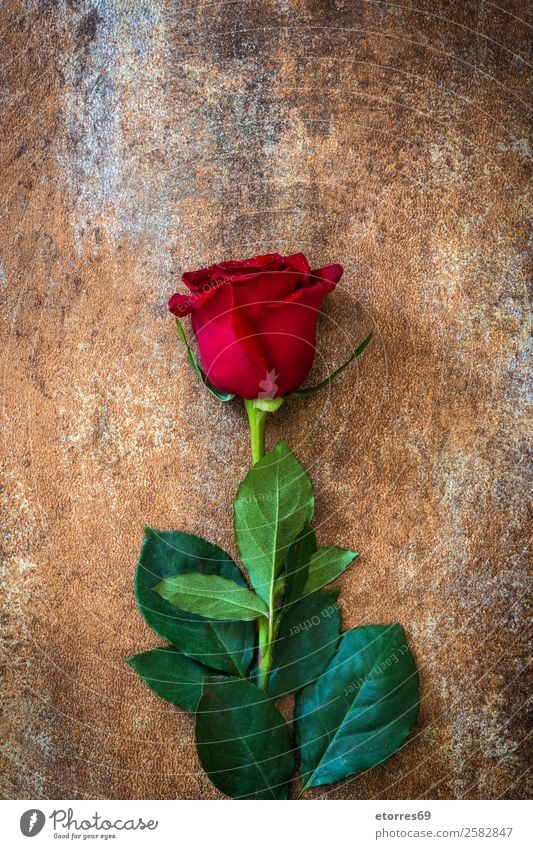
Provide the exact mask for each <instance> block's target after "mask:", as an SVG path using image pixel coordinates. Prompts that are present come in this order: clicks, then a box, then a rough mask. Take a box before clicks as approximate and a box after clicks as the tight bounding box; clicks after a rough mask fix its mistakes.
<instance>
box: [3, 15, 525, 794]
mask: <svg viewBox="0 0 533 849" xmlns="http://www.w3.org/2000/svg"><path fill="white" fill-rule="evenodd" d="M500 5H501V7H499V6H498V5H496V4H493V3H488V2H486V3H478V2H473V0H467V2H462V1H461V2H429V0H421V2H418V3H413V2H411V0H409V2H405V3H392V2H390V3H389V2H369V0H349V2H348V0H346V2H343V0H331V2H326V0H307V2H305V0H301V2H299V1H298V0H263V2H261V3H259V2H250V0H241V2H231V1H230V2H227V0H226V2H197V0H189V2H183V3H179V4H178V3H170V2H165V0H144V2H143V0H129V2H120V0H101V2H98V3H97V2H88V1H87V0H79V1H78V0H65V2H38V0H34V2H32V1H31V0H26V2H11V0H7V2H4V3H3V4H2V7H1V10H0V21H1V22H0V39H1V43H2V66H1V68H0V76H1V108H2V125H3V138H2V142H1V145H2V147H1V154H2V192H1V205H2V245H1V257H0V265H1V272H0V287H1V290H2V298H3V304H4V309H3V316H4V318H3V322H4V323H3V339H4V340H5V348H4V354H3V360H2V377H3V389H2V394H3V429H4V443H3V447H4V460H3V485H4V489H3V496H2V498H3V504H4V509H5V516H4V518H3V520H2V530H3V579H2V581H3V583H2V586H3V594H4V600H3V613H2V616H3V637H4V639H3V663H2V666H3V669H4V672H5V683H4V686H3V700H4V718H3V732H2V742H3V754H4V758H5V771H4V779H3V780H4V790H3V793H4V796H5V797H7V798H17V797H18V798H20V797H33V798H39V797H42V798H47V797H48V798H72V797H73V798H125V799H127V798H174V797H175V798H184V799H188V798H216V797H217V791H216V790H215V789H214V788H213V787H212V785H211V784H210V782H209V781H208V779H207V778H206V776H205V775H204V774H203V773H202V771H201V769H200V768H199V765H198V763H197V759H196V755H195V752H194V743H193V721H192V718H191V717H190V716H189V715H186V714H184V713H181V712H180V711H177V710H175V709H173V708H172V707H171V706H169V705H167V704H165V703H163V702H161V701H158V700H157V699H156V697H155V696H153V694H152V693H150V692H149V691H148V690H147V689H146V688H145V687H144V685H143V684H142V683H141V682H140V681H139V680H138V679H137V678H136V677H135V675H134V673H133V672H132V670H131V669H129V668H128V667H127V666H126V665H125V663H124V658H125V657H126V656H127V655H128V654H130V653H132V652H133V651H136V650H137V651H140V650H142V649H143V648H148V647H149V646H150V645H153V644H154V638H153V636H152V635H151V634H150V633H149V631H148V629H147V628H146V627H145V626H144V625H143V623H142V622H141V619H140V617H139V615H138V613H137V612H136V610H135V605H134V599H133V593H132V577H133V568H134V564H135V560H136V555H137V551H138V548H139V545H140V542H141V539H142V527H143V523H145V522H146V523H148V524H150V525H152V526H154V527H175V528H180V529H184V530H188V531H190V532H193V533H201V534H203V535H205V536H207V537H208V538H210V539H212V540H213V541H215V542H217V543H219V544H220V545H222V546H224V547H226V548H227V549H229V550H230V551H233V541H232V532H231V501H232V498H233V495H234V492H235V489H236V487H237V484H238V482H239V480H240V479H241V477H242V476H243V474H244V472H245V470H246V467H247V463H248V446H247V435H246V425H245V417H244V414H243V412H242V409H240V408H239V406H238V405H235V406H233V407H230V408H228V407H222V406H221V405H219V404H218V403H217V402H216V401H215V400H214V399H213V398H211V397H210V396H208V395H206V394H203V393H201V392H200V391H199V389H198V386H197V384H196V383H195V380H194V377H193V376H192V374H191V372H190V370H189V368H188V366H187V364H186V360H185V356H184V352H183V349H181V348H179V347H178V345H177V342H176V339H175V336H174V332H173V326H172V321H171V318H170V316H169V315H168V314H167V312H166V309H165V303H166V299H167V297H168V296H169V294H171V293H172V291H174V288H175V286H174V277H173V275H174V274H175V273H176V272H178V271H181V270H184V269H191V268H196V267H198V266H200V265H204V264H206V263H208V262H212V261H216V260H219V259H227V258H238V257H240V256H246V255H251V254H255V253H261V252H268V251H272V250H279V251H281V252H283V253H290V252H294V251H298V250H303V251H305V252H306V254H307V255H308V256H309V258H310V261H311V263H312V265H313V266H314V267H316V266H319V265H322V264H326V263H329V262H337V261H340V262H342V263H343V264H344V266H345V275H344V277H343V280H342V281H341V284H340V285H339V287H338V288H337V290H336V292H335V294H334V295H333V296H331V297H330V298H329V299H328V301H327V302H326V303H325V313H326V315H325V316H324V317H323V319H322V324H321V335H320V341H319V355H318V357H317V361H316V366H315V370H314V372H313V375H314V376H317V377H318V376H320V375H325V374H326V373H327V372H328V371H329V370H331V368H332V367H333V366H334V365H335V364H338V363H339V362H341V361H342V359H344V358H345V357H346V355H347V354H348V352H349V351H350V350H351V349H352V348H353V347H354V345H355V343H356V342H357V340H360V339H361V338H362V337H363V334H364V333H365V332H367V331H368V330H369V329H370V328H373V329H374V331H375V339H374V341H373V343H372V346H371V348H369V349H368V351H367V352H366V353H365V356H364V359H363V360H362V361H361V362H360V364H359V366H358V367H357V368H353V369H352V370H351V371H350V372H349V373H347V374H345V375H344V376H343V378H342V379H341V380H340V381H339V382H338V384H337V385H335V386H334V387H333V388H332V389H331V391H330V392H329V393H326V394H324V395H322V396H319V397H317V398H316V399H314V400H312V401H309V402H307V403H305V404H302V405H301V406H296V405H294V406H292V407H291V408H290V409H289V408H288V406H287V407H285V408H283V409H282V410H281V411H280V413H279V414H277V416H276V417H273V421H272V423H271V429H270V432H269V435H268V439H269V441H270V443H271V444H272V443H273V441H274V440H275V439H276V437H278V436H279V435H280V434H283V435H284V436H285V437H286V438H287V440H288V442H289V444H290V445H291V447H292V448H293V449H294V450H295V452H296V453H297V455H298V457H299V458H300V460H301V461H302V462H303V463H304V465H305V466H306V468H307V469H308V471H309V473H310V474H311V476H312V479H313V483H314V486H315V490H316V493H317V504H318V508H317V519H318V538H319V542H320V543H321V544H339V545H345V546H346V547H350V548H357V549H359V550H360V551H362V552H363V556H362V557H361V559H360V560H359V561H358V563H357V564H356V565H355V566H354V567H353V568H352V570H351V571H350V572H349V573H348V574H347V575H346V576H345V577H344V578H343V579H342V595H341V598H342V600H343V607H342V612H343V620H344V626H345V627H351V626H354V625H356V624H366V623H370V622H373V621H379V622H388V621H396V620H399V621H400V622H402V623H403V624H404V626H405V628H406V631H407V633H408V636H409V639H410V642H411V645H412V647H413V650H414V652H415V655H416V659H417V662H418V664H419V666H420V670H421V679H422V696H423V702H422V712H421V716H420V720H419V722H418V724H417V727H416V733H415V734H414V735H413V736H412V738H411V739H410V740H409V742H408V743H407V745H406V746H405V748H404V749H402V751H401V752H400V753H399V754H398V755H396V756H395V757H394V758H393V759H392V760H390V761H389V762H387V763H385V764H384V765H382V766H381V767H378V768H377V769H375V770H373V771H372V772H371V773H369V774H367V775H363V776H358V777H356V778H354V779H352V780H350V781H347V782H345V783H343V784H342V785H339V786H335V787H332V788H328V789H327V790H325V793H326V794H327V795H328V796H329V797H331V798H339V799H346V798H420V797H426V798H462V797H467V798H468V797H469V798H480V797H481V798H498V797H509V798H521V797H523V796H525V795H527V787H526V769H527V757H526V755H527V741H526V728H527V726H526V716H525V712H526V695H527V690H526V681H525V674H526V673H525V666H526V662H527V640H526V637H527V632H526V616H527V599H528V585H527V577H526V560H525V555H524V550H525V548H524V537H525V527H526V505H527V483H526V481H527V478H526V464H525V459H524V458H525V456H526V448H527V437H528V422H527V418H526V409H527V408H526V399H527V382H526V379H527V375H526V363H527V359H526V352H527V342H528V327H527V293H526V280H527V274H526V272H527V268H526V244H527V213H528V193H527V189H528V178H529V175H530V171H529V170H528V169H529V166H530V148H529V144H528V141H527V135H528V131H529V115H530V113H529V111H528V108H527V105H526V104H527V101H528V83H530V80H531V75H530V73H529V65H528V62H529V59H528V39H529V34H530V31H531V30H530V27H529V26H528V21H529V22H531V13H530V10H529V11H528V4H526V3H523V2H519V0H514V2H512V1H511V2H508V3H506V4H500ZM503 5H505V8H503ZM317 795H319V794H318V793H317ZM322 795H324V793H323V794H322Z"/></svg>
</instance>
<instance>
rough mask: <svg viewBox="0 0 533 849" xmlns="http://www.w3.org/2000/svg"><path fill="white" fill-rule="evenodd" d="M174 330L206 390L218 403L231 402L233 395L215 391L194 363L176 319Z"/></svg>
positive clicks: (180, 325) (214, 387)
mask: <svg viewBox="0 0 533 849" xmlns="http://www.w3.org/2000/svg"><path fill="white" fill-rule="evenodd" d="M176 329H177V331H178V336H179V337H180V339H181V341H182V342H183V343H184V345H185V348H186V350H187V358H188V360H189V362H190V364H191V366H192V367H193V369H194V371H195V372H196V374H197V375H198V377H199V378H200V380H201V381H202V383H203V384H204V386H205V388H206V389H208V390H209V392H211V394H212V395H214V396H215V398H218V400H219V401H231V399H232V398H235V395H232V394H231V392H221V391H220V389H217V388H216V386H213V384H212V383H211V381H210V380H209V378H208V377H207V375H206V374H205V373H204V372H203V371H202V369H201V368H200V366H199V365H198V363H197V361H196V357H195V356H194V354H193V352H192V350H191V347H190V345H189V343H188V342H187V337H186V335H185V331H184V329H183V326H182V324H181V321H180V320H179V318H176Z"/></svg>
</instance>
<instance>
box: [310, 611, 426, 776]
mask: <svg viewBox="0 0 533 849" xmlns="http://www.w3.org/2000/svg"><path fill="white" fill-rule="evenodd" d="M418 704H419V702H418V674H417V671H416V668H415V664H414V661H413V657H412V655H411V652H410V651H409V648H408V646H407V643H406V642H405V635H404V632H403V629H402V628H401V627H400V625H367V626H365V627H363V628H354V629H353V630H351V631H347V632H346V633H345V634H343V635H342V637H341V641H340V644H339V650H338V652H337V654H336V655H334V657H333V659H332V660H331V662H330V664H329V666H328V668H327V669H326V671H325V672H324V673H323V674H322V675H321V676H320V678H318V679H317V681H315V683H314V684H311V686H309V687H306V689H305V690H302V692H301V693H300V694H299V696H297V698H296V711H295V717H296V739H297V742H298V746H299V748H300V757H301V775H302V780H303V784H304V789H305V788H307V787H316V786H317V785H319V784H331V783H332V782H334V781H340V780H341V779H343V778H347V777H348V776H349V775H353V774H354V773H356V772H361V771H362V770H366V769H370V768H371V767H373V766H376V764H379V763H381V762H382V761H384V760H386V759H387V758H389V757H390V756H391V755H393V754H394V752H396V751H397V749H399V747H400V746H401V745H402V743H404V742H405V740H406V739H407V737H408V735H409V732H410V731H411V728H412V727H413V725H414V722H415V720H416V717H417V714H418Z"/></svg>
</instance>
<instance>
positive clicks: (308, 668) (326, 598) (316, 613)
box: [268, 590, 341, 698]
mask: <svg viewBox="0 0 533 849" xmlns="http://www.w3.org/2000/svg"><path fill="white" fill-rule="evenodd" d="M337 595H338V590H330V591H329V592H323V593H313V594H312V595H308V596H306V598H303V599H302V600H301V601H299V602H297V603H296V604H295V605H294V606H293V607H291V609H290V610H289V611H288V613H286V614H285V616H284V617H283V619H282V620H281V625H280V629H279V633H278V638H277V640H276V643H275V647H274V655H273V659H272V672H271V674H270V683H269V688H268V694H269V696H272V697H275V698H276V697H278V696H286V695H288V694H289V693H295V692H296V691H297V690H301V689H302V687H306V686H307V685H308V684H310V683H311V682H312V681H314V680H315V678H318V676H319V675H321V674H322V672H323V671H324V669H325V668H326V666H327V665H328V663H329V661H330V660H331V658H332V657H333V655H334V654H335V652H336V650H337V644H338V642H339V633H340V626H341V617H340V612H339V607H338V605H337V603H336V598H337Z"/></svg>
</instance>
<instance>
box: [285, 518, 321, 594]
mask: <svg viewBox="0 0 533 849" xmlns="http://www.w3.org/2000/svg"><path fill="white" fill-rule="evenodd" d="M315 551H316V537H315V534H314V532H313V531H312V529H311V528H310V527H309V525H306V526H305V527H304V528H303V530H302V531H301V532H300V533H299V534H298V536H297V537H296V539H295V540H294V542H293V544H292V545H291V547H290V548H289V553H288V554H287V557H286V559H285V594H284V596H283V603H284V605H289V604H292V603H293V602H294V601H298V599H299V598H301V597H302V595H303V591H304V587H305V585H306V583H307V577H308V573H309V562H310V560H311V557H312V556H313V554H314V553H315Z"/></svg>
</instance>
